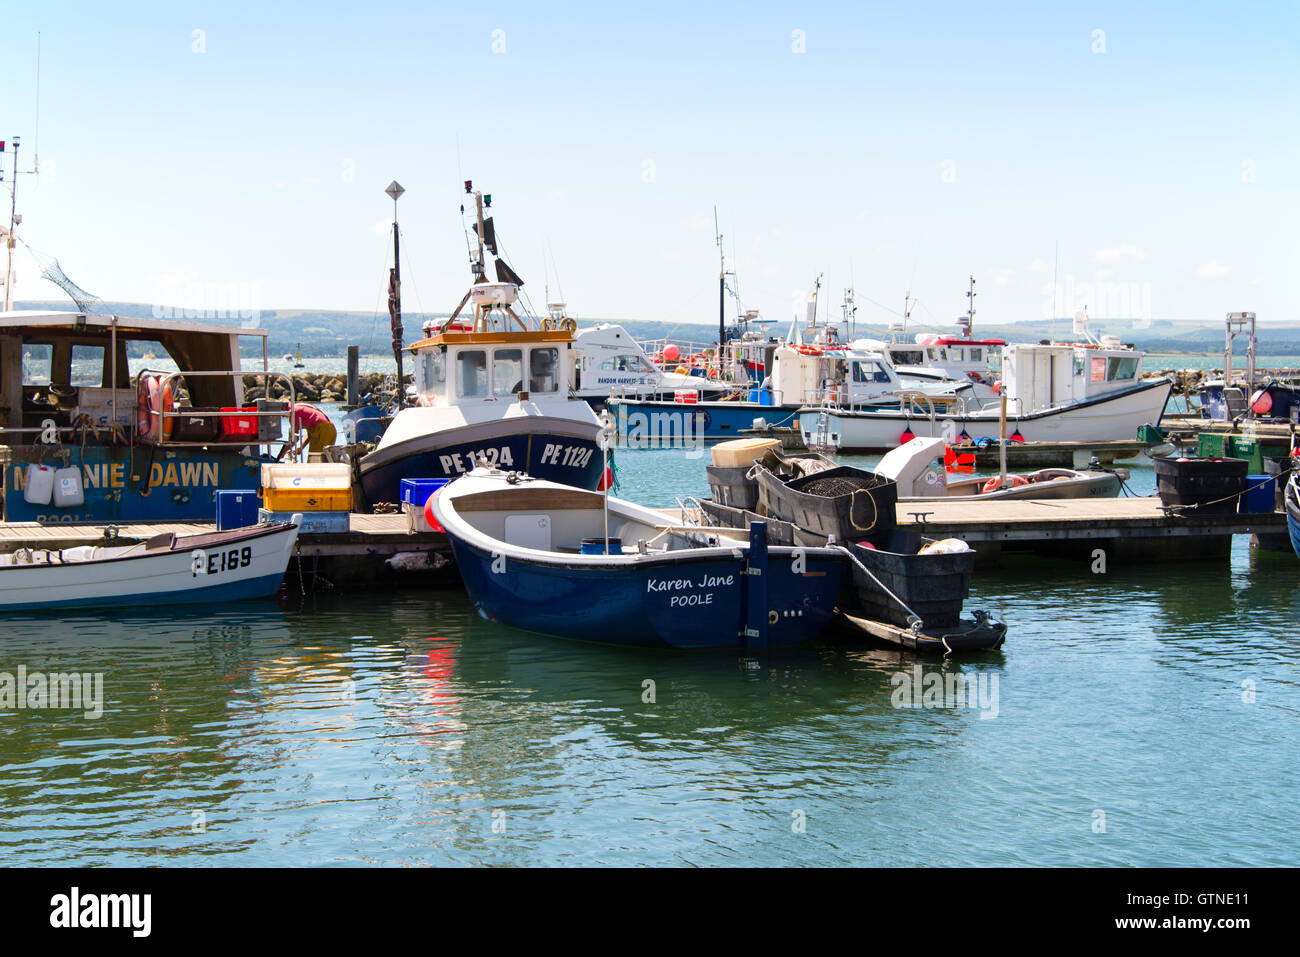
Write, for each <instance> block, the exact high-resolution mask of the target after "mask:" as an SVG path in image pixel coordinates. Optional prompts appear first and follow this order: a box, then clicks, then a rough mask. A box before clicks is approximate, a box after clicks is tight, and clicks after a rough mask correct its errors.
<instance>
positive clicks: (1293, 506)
mask: <svg viewBox="0 0 1300 957" xmlns="http://www.w3.org/2000/svg"><path fill="white" fill-rule="evenodd" d="M1286 529H1287V533H1288V534H1289V535H1290V536H1291V548H1292V549H1294V551H1295V553H1296V556H1297V557H1300V484H1297V482H1296V479H1295V477H1294V476H1293V477H1292V478H1291V481H1290V483H1289V484H1288V485H1287V490H1286Z"/></svg>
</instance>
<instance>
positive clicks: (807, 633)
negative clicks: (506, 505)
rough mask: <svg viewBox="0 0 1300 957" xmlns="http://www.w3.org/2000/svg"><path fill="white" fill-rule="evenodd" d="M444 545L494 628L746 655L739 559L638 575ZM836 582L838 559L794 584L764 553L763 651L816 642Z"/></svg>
mask: <svg viewBox="0 0 1300 957" xmlns="http://www.w3.org/2000/svg"><path fill="white" fill-rule="evenodd" d="M451 544H452V550H453V551H454V553H455V556H456V563H457V566H458V567H459V569H460V573H461V578H462V579H463V580H464V582H465V587H466V590H467V591H468V592H469V595H470V598H471V600H472V601H473V602H474V605H475V607H476V608H477V609H478V611H479V614H481V615H483V616H484V617H485V618H488V619H489V620H491V621H497V622H501V623H502V624H506V625H510V626H512V627H515V628H520V629H523V630H525V631H534V632H539V633H541V634H545V635H553V636H556V637H561V638H572V639H576V640H579V641H589V642H596V643H600V644H611V645H625V646H629V647H639V648H675V649H705V648H741V647H745V646H746V638H745V636H744V635H743V634H742V629H743V628H744V627H745V607H746V601H747V598H748V593H747V589H748V587H749V584H748V579H749V577H750V576H747V575H746V574H745V560H744V559H743V558H736V557H734V556H732V555H730V554H723V555H718V556H717V557H712V556H707V557H698V558H672V557H668V556H665V557H663V558H657V559H651V560H648V561H645V562H640V563H638V564H636V565H635V566H604V567H590V566H587V567H576V566H573V565H563V564H543V563H540V562H538V563H533V562H526V561H523V560H521V559H515V558H511V559H509V560H504V559H499V558H496V559H494V557H493V556H492V555H490V554H488V553H486V552H483V551H481V550H479V549H478V548H475V547H474V546H471V545H469V544H467V543H465V542H463V541H460V540H457V539H456V538H454V537H453V538H452V540H451ZM494 565H495V567H496V568H497V569H498V570H497V571H494V570H493V568H494ZM502 566H504V567H502ZM841 574H842V565H841V563H840V561H839V560H838V559H836V558H830V557H810V558H808V559H807V570H806V572H804V573H801V574H796V573H795V572H794V571H793V568H792V565H791V562H790V560H789V558H788V557H783V556H781V555H778V554H775V553H769V564H768V568H767V575H766V576H765V578H766V584H767V589H768V593H767V608H768V622H769V632H768V646H769V647H777V646H782V645H793V644H798V643H800V642H804V641H809V640H811V639H812V638H815V637H816V636H817V635H818V634H819V633H820V632H821V631H822V630H823V629H824V628H825V627H826V625H827V624H828V623H829V622H830V619H831V615H832V610H833V609H834V607H835V604H836V599H837V597H838V595H839V588H840V577H841Z"/></svg>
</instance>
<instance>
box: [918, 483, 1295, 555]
mask: <svg viewBox="0 0 1300 957" xmlns="http://www.w3.org/2000/svg"><path fill="white" fill-rule="evenodd" d="M898 523H899V525H900V526H902V527H908V528H915V529H918V530H919V531H921V532H922V534H924V535H925V536H926V537H928V538H960V539H962V540H964V541H965V542H967V543H968V544H969V545H970V546H971V547H972V548H974V549H975V550H976V552H978V553H979V556H980V558H981V560H986V561H987V560H997V559H998V558H999V557H1000V556H1001V555H1002V553H1003V552H1009V551H1029V552H1035V553H1038V554H1047V555H1056V556H1059V557H1067V558H1084V559H1088V558H1090V557H1092V556H1093V551H1094V550H1095V549H1102V550H1103V551H1104V552H1105V554H1106V560H1107V562H1108V563H1110V562H1133V561H1150V560H1159V561H1199V560H1203V559H1209V558H1225V557H1227V555H1228V552H1229V550H1230V549H1231V547H1232V536H1233V535H1255V536H1257V538H1258V539H1259V541H1260V543H1261V544H1264V545H1266V546H1267V545H1269V544H1270V543H1272V542H1274V541H1276V540H1277V539H1278V537H1279V536H1285V535H1286V515H1285V514H1284V513H1282V512H1266V513H1260V514H1237V513H1229V514H1222V513H1220V514H1214V513H1209V512H1199V513H1198V512H1196V511H1194V510H1193V511H1192V512H1191V513H1190V514H1187V515H1181V516H1180V515H1172V514H1167V513H1166V512H1165V510H1164V508H1163V507H1162V506H1161V504H1160V499H1159V498H1157V497H1155V496H1145V497H1141V498H1080V499H1052V500H1047V499H1019V500H1014V499H1013V500H1002V501H989V502H982V503H979V504H978V505H975V504H972V503H970V502H945V501H943V500H942V499H935V500H934V501H925V502H899V503H898Z"/></svg>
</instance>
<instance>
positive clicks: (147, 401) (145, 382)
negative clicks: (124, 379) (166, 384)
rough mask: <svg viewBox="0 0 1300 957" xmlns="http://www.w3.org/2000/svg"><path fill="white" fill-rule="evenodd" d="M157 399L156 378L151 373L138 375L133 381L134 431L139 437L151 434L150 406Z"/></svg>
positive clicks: (151, 406)
mask: <svg viewBox="0 0 1300 957" xmlns="http://www.w3.org/2000/svg"><path fill="white" fill-rule="evenodd" d="M157 401H158V384H157V380H156V379H154V377H153V376H151V375H142V376H140V378H139V379H137V380H136V383H135V432H136V435H137V436H138V437H139V438H141V439H147V438H149V437H150V436H151V435H153V412H152V408H153V406H154V405H155V404H156V403H157Z"/></svg>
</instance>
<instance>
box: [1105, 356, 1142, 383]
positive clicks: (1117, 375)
mask: <svg viewBox="0 0 1300 957" xmlns="http://www.w3.org/2000/svg"><path fill="white" fill-rule="evenodd" d="M1137 367H1138V361H1137V356H1112V357H1111V358H1109V359H1107V360H1106V381H1107V382H1116V381H1119V380H1123V379H1132V378H1134V377H1135V376H1136V375H1137Z"/></svg>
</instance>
